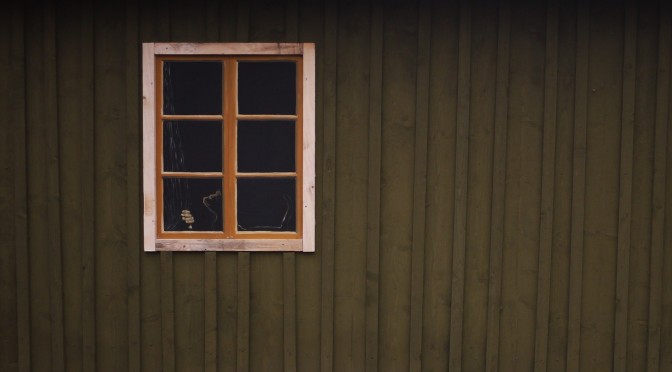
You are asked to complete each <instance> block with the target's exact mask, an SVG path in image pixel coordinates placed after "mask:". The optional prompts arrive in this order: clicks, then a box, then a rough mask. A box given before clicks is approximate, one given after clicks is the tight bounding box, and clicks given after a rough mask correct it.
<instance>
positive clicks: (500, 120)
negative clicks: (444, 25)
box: [485, 1, 511, 372]
mask: <svg viewBox="0 0 672 372" xmlns="http://www.w3.org/2000/svg"><path fill="white" fill-rule="evenodd" d="M510 34H511V9H510V4H509V2H508V1H504V2H502V3H501V4H500V8H499V30H498V33H497V35H498V40H497V80H496V82H495V95H496V96H495V129H494V130H495V134H494V137H495V139H494V151H493V175H492V212H491V217H490V268H489V276H488V310H487V311H488V319H487V322H488V324H487V339H486V353H485V370H486V371H488V372H493V371H498V370H499V341H500V340H499V332H500V318H501V307H502V251H503V246H504V202H505V199H506V198H505V196H506V151H507V150H506V149H507V132H508V129H507V127H508V108H509V97H508V96H509V49H510Z"/></svg>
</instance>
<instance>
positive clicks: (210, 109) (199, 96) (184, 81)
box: [163, 61, 222, 115]
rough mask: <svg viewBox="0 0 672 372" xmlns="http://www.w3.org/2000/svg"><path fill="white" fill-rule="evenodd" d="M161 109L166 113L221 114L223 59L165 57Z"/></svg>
mask: <svg viewBox="0 0 672 372" xmlns="http://www.w3.org/2000/svg"><path fill="white" fill-rule="evenodd" d="M163 112H164V113H165V114H168V115H220V114H221V113H222V63H221V62H216V61H208V62H206V61H188V62H187V61H179V62H178V61H164V62H163Z"/></svg>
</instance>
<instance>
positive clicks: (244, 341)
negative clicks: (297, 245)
mask: <svg viewBox="0 0 672 372" xmlns="http://www.w3.org/2000/svg"><path fill="white" fill-rule="evenodd" d="M236 27H237V28H236V36H237V37H236V39H237V40H238V41H240V42H244V41H247V40H248V38H249V28H250V8H249V4H248V0H240V1H239V2H238V13H237V23H236ZM237 343H238V347H237V350H238V352H237V356H236V360H237V363H236V370H237V371H238V372H245V371H249V369H250V253H249V252H240V253H238V324H237Z"/></svg>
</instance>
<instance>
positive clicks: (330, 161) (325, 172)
mask: <svg viewBox="0 0 672 372" xmlns="http://www.w3.org/2000/svg"><path fill="white" fill-rule="evenodd" d="M337 9H338V8H337V4H336V2H326V3H325V7H324V51H323V52H322V53H324V57H323V59H322V70H323V71H324V72H323V75H322V95H323V96H324V98H323V101H322V106H323V111H322V115H323V118H322V120H323V129H322V138H323V139H322V153H323V155H322V236H321V240H322V244H321V249H322V257H321V258H322V274H321V278H320V280H321V281H322V293H321V297H322V301H321V305H320V306H321V324H320V331H321V333H320V370H321V371H324V372H331V371H332V370H333V362H334V361H333V356H334V244H335V243H334V239H335V236H334V235H335V221H334V214H335V208H336V206H335V200H334V199H335V193H336V179H335V161H336V159H335V158H336V143H335V138H336V61H337V59H336V57H337V50H336V43H337V40H338V34H337V30H338V14H337V11H336V10H337Z"/></svg>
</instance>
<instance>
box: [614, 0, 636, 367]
mask: <svg viewBox="0 0 672 372" xmlns="http://www.w3.org/2000/svg"><path fill="white" fill-rule="evenodd" d="M636 58H637V4H635V3H633V2H629V3H627V4H626V6H625V44H624V48H623V94H622V102H623V104H622V105H623V106H622V110H621V169H620V195H619V202H618V215H619V216H618V253H617V255H618V256H617V261H616V262H617V264H616V265H617V266H616V310H615V311H616V314H615V324H614V361H613V363H614V364H613V368H614V371H615V372H625V371H626V367H627V364H626V362H627V359H626V357H627V340H628V303H629V293H628V290H629V289H628V286H629V283H630V246H631V240H630V232H631V223H632V219H631V215H632V167H633V156H634V152H633V148H634V140H633V133H634V125H635V88H636V85H635V78H636V72H637V68H636Z"/></svg>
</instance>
